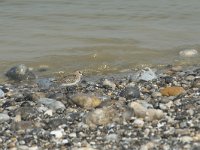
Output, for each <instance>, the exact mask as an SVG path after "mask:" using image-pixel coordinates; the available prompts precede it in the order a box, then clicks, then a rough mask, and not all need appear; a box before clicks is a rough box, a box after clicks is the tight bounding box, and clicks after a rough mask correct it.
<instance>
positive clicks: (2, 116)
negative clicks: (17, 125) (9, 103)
mask: <svg viewBox="0 0 200 150" xmlns="http://www.w3.org/2000/svg"><path fill="white" fill-rule="evenodd" d="M9 119H10V117H9V116H8V114H4V113H0V123H3V122H6V121H8V120H9Z"/></svg>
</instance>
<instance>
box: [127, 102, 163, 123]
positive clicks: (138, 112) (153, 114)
mask: <svg viewBox="0 0 200 150" xmlns="http://www.w3.org/2000/svg"><path fill="white" fill-rule="evenodd" d="M129 106H130V107H131V108H132V109H133V110H134V115H135V116H136V117H138V118H143V119H145V120H147V121H153V120H160V119H162V118H163V117H164V113H163V111H162V110H159V109H147V108H145V107H144V106H142V105H141V104H140V103H138V102H131V103H130V105H129Z"/></svg>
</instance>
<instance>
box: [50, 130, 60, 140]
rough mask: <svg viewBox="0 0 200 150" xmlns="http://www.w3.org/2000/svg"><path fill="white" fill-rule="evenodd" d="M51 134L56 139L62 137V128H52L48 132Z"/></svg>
mask: <svg viewBox="0 0 200 150" xmlns="http://www.w3.org/2000/svg"><path fill="white" fill-rule="evenodd" d="M50 134H51V135H55V137H56V138H57V139H60V138H62V137H63V130H53V131H51V132H50Z"/></svg>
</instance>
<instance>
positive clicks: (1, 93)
mask: <svg viewBox="0 0 200 150" xmlns="http://www.w3.org/2000/svg"><path fill="white" fill-rule="evenodd" d="M4 96H5V93H4V92H3V91H2V90H1V89H0V98H2V97H4Z"/></svg>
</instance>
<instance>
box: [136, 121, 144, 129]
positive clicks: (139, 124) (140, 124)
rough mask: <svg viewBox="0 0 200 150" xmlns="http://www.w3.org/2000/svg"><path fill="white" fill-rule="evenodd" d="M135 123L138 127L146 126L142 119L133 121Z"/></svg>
mask: <svg viewBox="0 0 200 150" xmlns="http://www.w3.org/2000/svg"><path fill="white" fill-rule="evenodd" d="M133 125H134V126H135V127H138V128H142V127H143V126H144V121H143V120H142V119H136V120H135V121H134V122H133Z"/></svg>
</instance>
